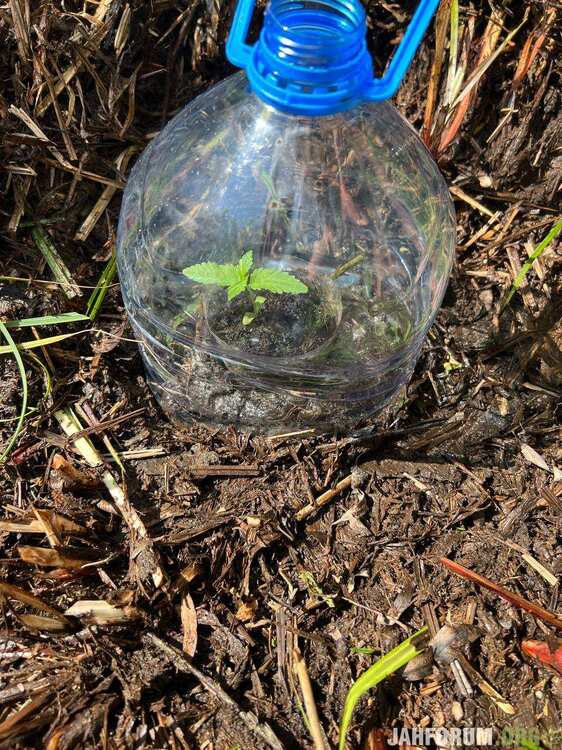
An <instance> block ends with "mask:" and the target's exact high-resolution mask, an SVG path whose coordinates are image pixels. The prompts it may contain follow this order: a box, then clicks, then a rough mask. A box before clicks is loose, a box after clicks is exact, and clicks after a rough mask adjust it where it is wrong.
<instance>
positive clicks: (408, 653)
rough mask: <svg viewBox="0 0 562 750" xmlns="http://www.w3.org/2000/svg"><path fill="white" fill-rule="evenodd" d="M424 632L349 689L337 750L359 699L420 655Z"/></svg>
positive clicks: (399, 647) (342, 748)
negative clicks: (421, 639) (421, 638)
mask: <svg viewBox="0 0 562 750" xmlns="http://www.w3.org/2000/svg"><path fill="white" fill-rule="evenodd" d="M426 630H427V628H422V629H421V630H418V632H417V633H414V635H411V636H410V637H409V638H407V639H406V640H405V641H403V642H402V643H401V644H400V645H398V646H396V648H393V649H392V651H390V652H389V653H388V654H386V655H385V656H383V657H381V658H380V659H379V660H378V661H376V662H375V663H374V664H373V666H372V667H369V669H368V670H367V671H366V672H363V674H362V675H361V676H360V677H359V678H358V679H357V680H356V681H355V682H354V683H353V685H352V686H351V687H350V689H349V692H348V693H347V696H346V698H345V703H344V707H343V714H342V718H341V722H340V736H339V742H338V750H345V738H346V737H347V732H348V730H349V727H350V724H351V719H352V717H353V711H354V709H355V706H356V705H357V702H358V701H359V699H360V698H362V697H363V695H365V693H367V692H368V691H369V690H370V689H371V688H373V687H375V685H378V684H379V682H382V681H383V680H386V678H387V677H389V676H390V675H391V674H393V673H394V672H397V671H398V670H399V669H402V667H404V666H406V664H407V663H408V662H409V661H410V660H411V659H413V658H414V656H418V654H421V652H422V651H423V647H422V648H421V649H419V648H418V644H419V641H420V637H421V636H422V635H423V634H424V633H425V632H426ZM419 645H421V644H419Z"/></svg>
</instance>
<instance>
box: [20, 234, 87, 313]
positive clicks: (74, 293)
mask: <svg viewBox="0 0 562 750" xmlns="http://www.w3.org/2000/svg"><path fill="white" fill-rule="evenodd" d="M31 234H32V235H33V239H34V240H35V244H36V245H37V247H38V248H39V250H40V251H41V253H42V255H43V257H44V258H45V260H46V261H47V265H48V266H49V268H50V269H51V271H52V272H53V276H54V277H55V279H56V280H57V281H58V283H59V284H60V285H61V289H62V290H63V292H64V293H65V294H66V296H67V297H68V298H69V299H72V298H73V297H81V296H82V292H81V291H80V289H79V287H78V286H76V284H75V283H74V280H73V278H72V276H71V274H70V271H69V270H68V268H67V267H66V264H65V263H64V261H63V259H62V258H61V257H60V255H59V253H58V250H57V249H56V247H55V246H54V244H53V241H52V240H51V239H50V237H49V236H48V235H47V234H46V232H44V231H43V229H41V227H34V228H33V229H32V230H31Z"/></svg>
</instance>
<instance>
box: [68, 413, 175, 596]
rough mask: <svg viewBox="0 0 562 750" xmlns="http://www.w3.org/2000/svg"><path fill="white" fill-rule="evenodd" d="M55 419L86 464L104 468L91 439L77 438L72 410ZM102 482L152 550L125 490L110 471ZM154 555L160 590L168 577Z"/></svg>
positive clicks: (79, 427) (77, 426) (77, 425)
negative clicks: (71, 439)
mask: <svg viewBox="0 0 562 750" xmlns="http://www.w3.org/2000/svg"><path fill="white" fill-rule="evenodd" d="M55 417H56V419H57V421H58V423H59V424H60V426H61V427H62V429H63V431H64V432H65V434H66V435H67V436H68V437H69V438H73V441H72V444H73V446H74V448H75V449H76V450H77V451H78V452H79V453H80V454H81V456H82V457H83V458H84V459H85V460H86V462H87V463H88V464H89V465H90V466H91V467H92V468H96V467H98V466H102V465H103V460H102V458H101V456H100V455H99V453H98V452H97V451H96V449H95V448H94V446H93V444H92V442H91V441H90V439H89V438H87V437H84V436H83V437H76V435H77V433H81V432H82V429H83V428H82V425H81V424H80V422H79V421H78V418H77V417H76V415H75V414H74V412H73V411H72V409H70V408H68V409H61V410H59V411H57V412H55ZM102 481H103V483H104V484H105V486H106V488H107V490H108V491H109V493H110V495H111V497H112V498H113V501H114V503H115V505H116V506H117V508H118V510H119V512H120V513H121V515H122V516H123V518H124V520H125V522H126V523H127V525H128V526H129V528H130V529H131V531H132V532H133V533H134V534H136V535H138V537H140V538H141V539H143V540H146V541H147V542H148V543H149V545H150V547H151V549H152V540H151V539H150V536H149V534H148V531H147V530H146V526H145V525H144V523H143V522H142V520H141V518H140V516H139V515H138V513H137V512H136V510H135V509H134V508H133V507H132V505H131V504H130V503H129V501H128V499H127V498H126V496H125V493H124V491H123V489H122V488H121V487H120V486H119V485H118V484H117V482H116V481H115V478H114V477H113V474H112V473H111V472H110V471H109V469H106V470H105V471H104V472H103V474H102ZM152 554H153V557H154V570H153V571H152V573H151V577H152V581H153V583H154V585H155V586H156V588H159V587H160V586H162V585H163V583H164V581H165V580H166V576H165V573H164V568H163V566H162V564H161V561H160V556H159V555H158V553H157V552H156V550H154V549H152Z"/></svg>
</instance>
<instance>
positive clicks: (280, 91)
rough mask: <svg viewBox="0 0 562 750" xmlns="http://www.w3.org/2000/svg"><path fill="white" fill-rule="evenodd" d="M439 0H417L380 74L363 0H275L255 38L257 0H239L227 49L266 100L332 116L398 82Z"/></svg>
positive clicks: (389, 92) (379, 96) (389, 91)
mask: <svg viewBox="0 0 562 750" xmlns="http://www.w3.org/2000/svg"><path fill="white" fill-rule="evenodd" d="M438 5H439V0H420V3H419V5H418V7H417V10H416V12H415V13H414V16H413V17H412V20H411V21H410V25H409V26H408V28H407V30H406V32H405V34H404V37H403V39H402V41H401V43H400V45H399V47H398V49H397V50H396V52H395V53H394V56H393V58H392V60H391V62H390V64H389V66H388V69H387V72H386V73H385V74H384V76H383V77H382V78H374V77H373V64H372V60H371V56H370V54H369V52H368V50H367V44H366V33H367V22H366V17H365V11H364V9H363V6H362V5H361V3H360V2H359V0H270V3H269V5H268V7H267V9H266V12H265V16H264V22H263V27H262V30H261V33H260V37H259V39H258V41H257V42H256V43H255V44H254V45H249V44H247V43H246V37H247V35H248V28H249V26H250V22H251V20H252V14H253V11H254V6H255V0H238V5H237V6H236V11H235V14H234V19H233V22H232V28H231V30H230V34H229V37H228V41H227V44H226V54H227V57H228V59H229V60H230V62H231V63H233V64H234V65H237V66H238V67H240V68H244V69H245V70H246V75H247V76H248V80H249V82H250V86H251V88H252V90H253V91H254V92H255V93H256V94H257V96H259V97H260V99H262V100H263V101H264V102H266V103H267V104H270V105H271V106H273V107H275V108H276V109H278V110H281V111H282V112H287V113H290V114H296V115H329V114H333V113H334V112H341V111H343V110H346V109H349V108H350V107H353V106H355V105H356V104H359V103H360V102H363V101H380V100H383V99H388V98H390V97H391V96H393V94H394V93H395V92H396V90H397V89H398V87H399V85H400V82H401V81H402V78H403V77H404V74H405V73H406V70H407V69H408V66H409V64H410V62H411V60H412V57H413V56H414V54H415V52H416V49H417V48H418V46H419V44H420V42H421V40H422V37H423V35H424V33H425V30H426V29H427V26H428V24H429V22H430V20H431V18H432V16H433V14H434V12H435V10H436V8H437V6H438Z"/></svg>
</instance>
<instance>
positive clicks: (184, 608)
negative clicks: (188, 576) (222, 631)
mask: <svg viewBox="0 0 562 750" xmlns="http://www.w3.org/2000/svg"><path fill="white" fill-rule="evenodd" d="M180 614H181V626H182V631H183V639H182V650H183V652H184V654H187V655H188V656H192V657H193V656H195V652H196V651H197V612H196V610H195V604H194V603H193V599H192V598H191V596H190V595H189V594H184V595H183V597H182V600H181V609H180Z"/></svg>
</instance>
